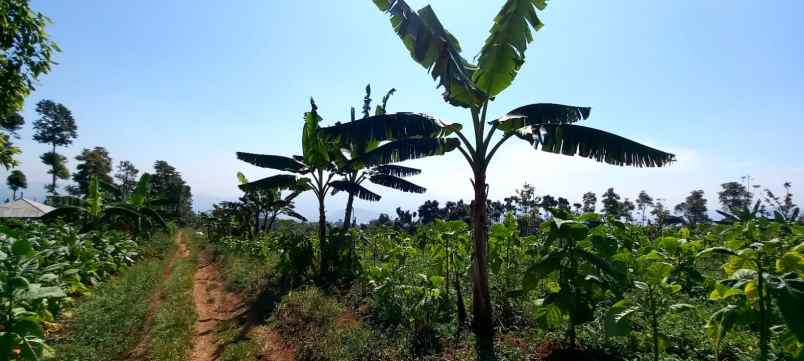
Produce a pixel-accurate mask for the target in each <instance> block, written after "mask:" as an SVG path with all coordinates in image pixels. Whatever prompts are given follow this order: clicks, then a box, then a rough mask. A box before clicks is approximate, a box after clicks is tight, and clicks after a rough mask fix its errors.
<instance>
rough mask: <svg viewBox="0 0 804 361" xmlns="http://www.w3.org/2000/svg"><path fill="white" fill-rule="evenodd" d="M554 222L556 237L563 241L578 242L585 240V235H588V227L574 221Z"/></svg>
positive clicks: (557, 220)
mask: <svg viewBox="0 0 804 361" xmlns="http://www.w3.org/2000/svg"><path fill="white" fill-rule="evenodd" d="M555 222H556V227H557V229H558V236H559V237H562V238H564V239H571V240H575V241H580V240H582V239H584V238H586V235H587V234H589V227H587V226H586V225H585V224H583V223H578V222H576V221H574V220H561V219H556V220H555Z"/></svg>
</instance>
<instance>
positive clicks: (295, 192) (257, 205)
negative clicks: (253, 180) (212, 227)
mask: <svg viewBox="0 0 804 361" xmlns="http://www.w3.org/2000/svg"><path fill="white" fill-rule="evenodd" d="M237 179H238V180H239V181H240V184H248V183H249V181H248V179H247V178H246V176H245V175H243V173H240V172H237ZM301 187H303V186H301ZM290 188H291V189H292V192H291V193H290V194H288V195H287V196H285V197H283V196H282V189H280V188H268V189H262V190H257V191H250V192H246V194H245V195H244V196H243V197H242V198H241V202H243V203H244V204H245V205H247V206H250V208H252V209H253V210H254V213H255V215H254V216H255V219H256V222H255V223H256V224H255V226H254V227H255V228H254V230H255V233H259V230H260V229H262V230H263V231H268V230H270V229H271V228H273V225H274V222H276V218H277V217H278V216H279V215H285V216H288V217H292V218H296V219H298V220H300V221H302V222H307V218H304V216H302V215H301V214H299V213H297V212H296V210H295V207H294V205H293V200H294V199H296V197H298V196H299V195H300V194H301V193H302V192H303V191H304V190H305V189H304V188H300V187H298V186H295V187H294V186H292V185H291V187H290ZM294 188H296V189H294ZM260 215H262V216H263V218H262V222H260ZM260 223H262V227H260Z"/></svg>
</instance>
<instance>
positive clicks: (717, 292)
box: [699, 217, 804, 361]
mask: <svg viewBox="0 0 804 361" xmlns="http://www.w3.org/2000/svg"><path fill="white" fill-rule="evenodd" d="M744 218H745V219H747V220H746V221H744V222H736V223H734V224H733V225H732V226H731V227H730V228H729V229H728V230H726V232H725V233H724V239H725V241H724V246H722V247H712V248H707V249H705V250H703V251H701V252H700V253H699V257H700V256H704V255H707V254H715V253H716V254H722V255H726V256H728V260H727V261H726V263H725V264H724V265H723V271H724V272H725V273H726V278H725V279H723V280H721V281H720V282H719V283H718V284H717V285H716V286H715V289H714V290H713V291H712V292H711V294H710V296H709V299H710V300H713V301H723V302H727V305H726V306H725V307H723V308H722V309H720V310H719V311H717V312H715V313H714V314H713V315H712V317H711V318H710V319H709V321H708V323H707V324H706V334H707V337H708V338H709V340H710V341H711V343H712V346H713V348H714V349H715V352H716V357H719V355H717V353H719V351H720V346H721V344H722V341H723V339H724V338H725V337H726V334H727V333H728V332H729V330H731V329H732V328H733V327H734V326H735V325H757V328H758V329H759V345H758V348H759V355H758V358H757V359H758V360H760V361H767V360H768V359H769V355H770V351H771V350H770V348H771V347H770V346H771V336H772V333H773V332H774V330H775V331H776V333H781V334H782V338H783V339H784V343H785V348H786V349H787V350H788V351H790V352H791V353H794V354H798V355H799V357H804V351H802V349H804V347H802V343H803V342H804V312H801V307H802V305H804V279H802V273H804V254H803V253H802V251H803V250H804V243H802V242H801V239H800V238H797V237H791V239H785V237H783V234H784V233H785V232H783V228H784V225H783V224H781V223H778V222H771V221H770V220H768V219H765V218H753V217H744ZM779 319H780V320H781V321H782V322H779V323H778V324H775V325H774V324H773V323H775V322H774V320H779Z"/></svg>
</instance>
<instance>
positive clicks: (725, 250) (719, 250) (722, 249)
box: [695, 247, 737, 257]
mask: <svg viewBox="0 0 804 361" xmlns="http://www.w3.org/2000/svg"><path fill="white" fill-rule="evenodd" d="M710 253H717V254H725V255H729V256H736V255H737V253H736V252H734V251H733V250H731V249H730V248H726V247H710V248H707V249H705V250H703V251H700V252H698V254H697V255H695V256H696V257H701V256H703V255H707V254H710Z"/></svg>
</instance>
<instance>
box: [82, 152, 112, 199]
mask: <svg viewBox="0 0 804 361" xmlns="http://www.w3.org/2000/svg"><path fill="white" fill-rule="evenodd" d="M75 160H77V161H78V162H79V163H78V165H77V166H76V172H75V173H73V181H75V183H77V184H78V187H77V190H78V192H77V194H74V195H76V196H82V195H86V194H87V193H88V192H89V183H90V181H91V179H92V178H93V177H94V178H96V179H97V180H98V181H99V182H104V183H109V184H111V183H112V182H113V180H112V176H111V172H112V158H111V157H110V156H109V152H108V151H107V150H106V148H104V147H95V148H93V149H86V148H85V149H84V150H82V151H81V154H79V155H77V156H76V157H75Z"/></svg>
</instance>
